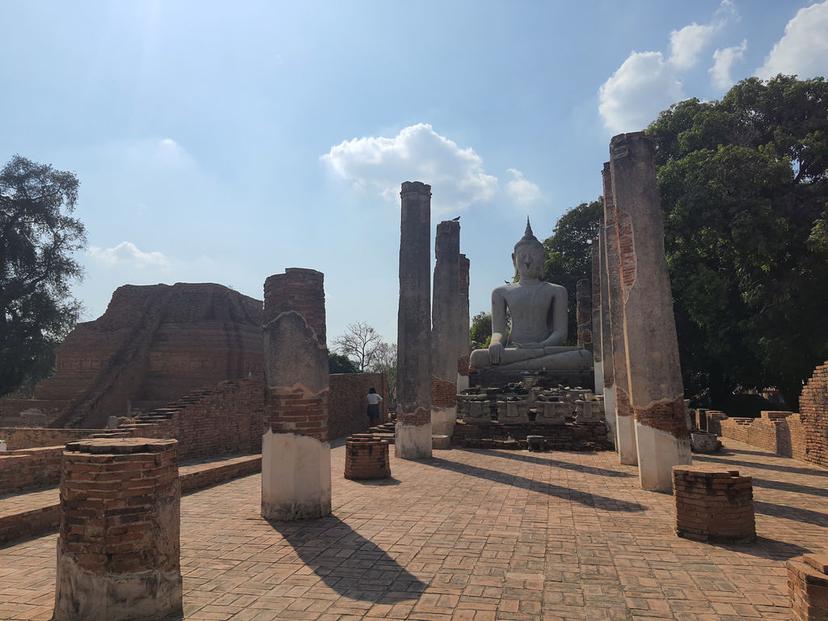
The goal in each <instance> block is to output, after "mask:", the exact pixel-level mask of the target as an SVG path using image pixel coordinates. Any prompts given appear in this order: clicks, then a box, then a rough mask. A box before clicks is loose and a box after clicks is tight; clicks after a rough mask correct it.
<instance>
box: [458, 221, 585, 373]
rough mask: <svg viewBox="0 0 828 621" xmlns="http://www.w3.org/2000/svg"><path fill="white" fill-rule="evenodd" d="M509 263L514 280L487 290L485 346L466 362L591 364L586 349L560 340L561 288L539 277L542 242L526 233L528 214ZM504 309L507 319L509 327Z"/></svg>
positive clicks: (518, 366)
mask: <svg viewBox="0 0 828 621" xmlns="http://www.w3.org/2000/svg"><path fill="white" fill-rule="evenodd" d="M512 262H513V263H514V266H515V269H516V270H517V273H518V276H519V278H518V281H517V282H514V283H509V284H506V285H501V286H500V287H497V288H496V289H495V290H494V291H492V340H491V344H490V345H489V348H488V349H476V350H474V351H473V352H472V354H471V358H470V360H469V365H470V366H471V367H472V368H474V369H485V368H488V367H491V366H498V367H499V368H501V369H503V370H508V371H512V370H524V369H525V370H555V371H557V370H566V371H569V370H572V371H582V370H589V369H591V368H592V354H591V353H590V352H589V351H587V350H586V349H584V348H583V347H568V346H564V345H562V343H563V342H564V341H566V337H567V331H568V322H567V313H568V310H567V293H566V289H565V288H564V287H562V286H561V285H556V284H553V283H550V282H546V281H545V280H543V263H544V249H543V244H542V243H541V242H540V241H539V240H538V239H537V238H536V237H535V235H534V234H533V233H532V227H531V225H530V224H529V219H528V218H527V220H526V232H525V233H524V235H523V237H522V238H521V239H520V240H519V241H518V243H517V244H515V248H514V252H513V253H512ZM507 313H508V316H509V317H511V320H512V326H511V332H509V330H508V326H507Z"/></svg>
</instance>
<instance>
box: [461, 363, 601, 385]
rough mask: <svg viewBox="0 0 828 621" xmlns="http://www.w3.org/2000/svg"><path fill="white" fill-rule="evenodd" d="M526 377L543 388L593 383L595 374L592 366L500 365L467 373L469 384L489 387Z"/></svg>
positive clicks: (514, 381)
mask: <svg viewBox="0 0 828 621" xmlns="http://www.w3.org/2000/svg"><path fill="white" fill-rule="evenodd" d="M527 378H532V380H533V381H534V382H535V383H536V384H537V385H538V386H541V387H543V388H554V387H556V386H559V385H561V386H594V385H595V375H594V371H593V369H592V368H589V369H581V370H570V371H561V370H558V371H521V370H517V369H513V370H508V369H503V368H502V367H489V368H488V369H477V370H473V371H472V372H471V373H470V374H469V385H470V386H481V387H483V388H491V387H498V386H505V385H506V384H512V383H517V382H522V381H525V380H526V379H527Z"/></svg>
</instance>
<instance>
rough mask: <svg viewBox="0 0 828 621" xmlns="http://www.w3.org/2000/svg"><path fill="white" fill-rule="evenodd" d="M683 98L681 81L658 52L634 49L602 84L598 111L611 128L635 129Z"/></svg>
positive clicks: (614, 129) (642, 126)
mask: <svg viewBox="0 0 828 621" xmlns="http://www.w3.org/2000/svg"><path fill="white" fill-rule="evenodd" d="M683 97H684V88H683V86H682V83H681V80H679V79H678V77H677V76H676V74H675V72H674V70H673V67H672V65H670V64H669V63H667V62H665V60H664V56H663V55H662V54H661V52H633V53H631V54H630V55H629V56H628V57H627V59H626V60H625V61H624V62H623V63H622V64H621V66H620V67H619V68H618V70H617V71H616V72H615V73H613V74H612V75H611V76H610V78H609V79H608V80H607V81H606V82H604V84H603V85H602V86H601V89H600V91H599V93H598V98H599V105H598V111H599V112H600V113H601V117H602V118H603V119H604V125H606V126H607V128H608V129H610V130H611V131H613V132H616V133H618V132H625V131H636V130H641V129H644V128H645V127H646V126H647V125H648V124H649V123H651V122H652V121H654V120H655V117H656V115H657V114H658V113H659V112H660V111H661V110H664V109H665V108H667V107H668V106H670V104H672V103H674V102H676V101H679V100H680V99H682V98H683Z"/></svg>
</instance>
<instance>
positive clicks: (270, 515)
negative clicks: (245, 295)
mask: <svg viewBox="0 0 828 621" xmlns="http://www.w3.org/2000/svg"><path fill="white" fill-rule="evenodd" d="M263 321H264V325H263V329H264V362H265V411H264V423H265V429H264V436H263V437H262V516H264V517H265V518H267V519H272V520H298V519H306V518H317V517H321V516H325V515H329V514H330V512H331V448H330V444H328V391H329V387H328V348H327V345H326V342H325V288H324V276H323V275H322V273H321V272H317V271H316V270H310V269H300V268H289V269H287V270H285V273H284V274H274V275H273V276H270V277H269V278H268V279H267V280H266V281H265V284H264V313H263Z"/></svg>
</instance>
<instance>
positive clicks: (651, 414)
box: [610, 132, 691, 491]
mask: <svg viewBox="0 0 828 621" xmlns="http://www.w3.org/2000/svg"><path fill="white" fill-rule="evenodd" d="M610 162H611V165H612V189H613V196H614V198H615V208H616V212H617V216H618V218H617V221H616V228H617V230H618V240H619V249H620V254H619V256H620V259H621V279H620V283H621V299H622V303H623V307H624V312H623V317H624V340H625V342H626V345H627V361H628V373H629V375H628V382H629V390H630V403H631V405H632V409H633V413H634V415H635V436H636V443H637V446H638V472H639V475H640V477H641V486H642V487H643V488H644V489H650V490H662V491H670V490H672V486H673V483H672V469H673V466H676V465H681V464H689V463H690V462H691V456H690V437H689V433H688V429H687V414H686V410H685V406H684V386H683V384H682V380H681V366H680V364H679V353H678V339H677V337H676V322H675V317H674V316H673V297H672V293H671V291H670V277H669V275H668V274H667V261H666V260H665V258H664V222H663V215H662V213H661V201H660V198H659V191H658V184H657V182H656V173H655V160H654V149H653V145H652V143H651V142H650V140H649V139H648V138H646V137H645V135H644V133H643V132H637V133H632V134H620V135H618V136H615V137H613V139H612V141H611V142H610ZM617 379H618V377H617V375H616V380H617Z"/></svg>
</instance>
